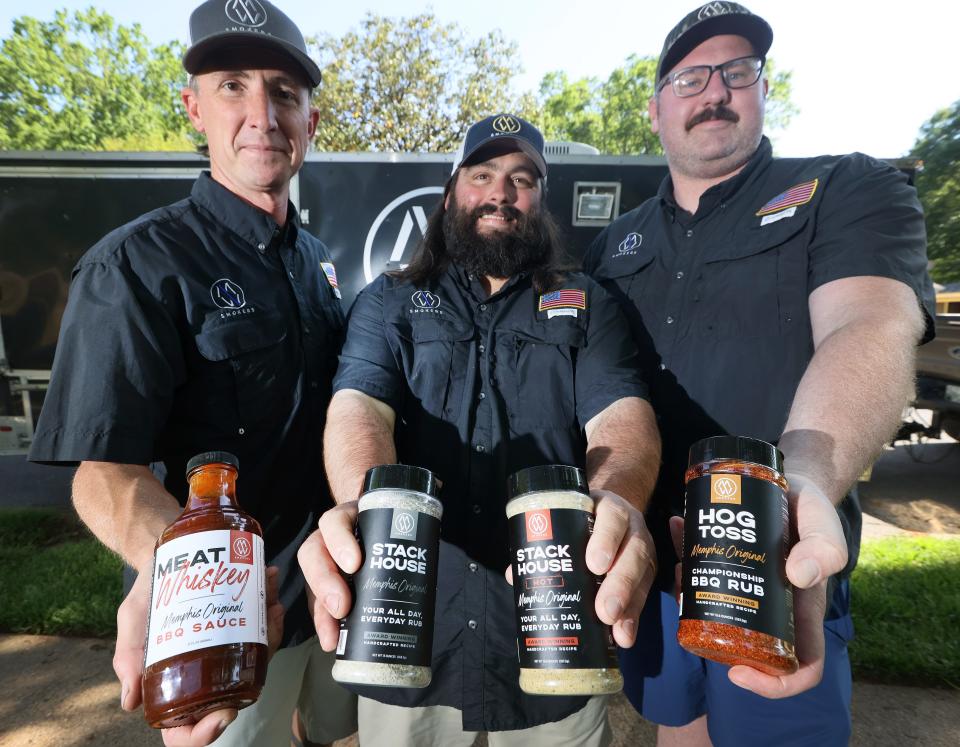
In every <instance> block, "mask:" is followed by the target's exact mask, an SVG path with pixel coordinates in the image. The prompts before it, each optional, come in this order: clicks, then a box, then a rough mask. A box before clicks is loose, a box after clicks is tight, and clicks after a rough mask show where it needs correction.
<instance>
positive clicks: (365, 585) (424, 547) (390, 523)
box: [333, 464, 443, 687]
mask: <svg viewBox="0 0 960 747" xmlns="http://www.w3.org/2000/svg"><path fill="white" fill-rule="evenodd" d="M436 493H437V483H436V479H435V478H434V476H433V473H431V472H430V471H429V470H425V469H421V468H420V467H411V466H408V465H405V464H386V465H381V466H379V467H373V468H371V469H369V470H368V471H367V474H366V477H365V478H364V481H363V493H362V494H361V496H360V503H359V514H358V516H357V525H356V534H357V540H358V541H359V543H360V547H361V549H362V551H363V564H362V565H361V567H360V570H359V571H357V573H356V574H354V576H353V596H354V604H353V608H352V609H351V610H350V614H349V615H347V617H346V618H344V619H343V620H341V621H340V638H339V641H338V643H337V660H336V662H335V663H334V665H333V678H334V679H335V680H337V681H338V682H352V683H356V684H361V685H381V686H384V687H426V686H427V685H429V684H430V678H431V671H430V655H431V653H432V648H433V612H434V603H435V601H436V594H437V559H438V553H439V545H440V516H441V515H442V513H443V506H442V505H441V503H440V501H438V500H437V498H436V497H435V496H436Z"/></svg>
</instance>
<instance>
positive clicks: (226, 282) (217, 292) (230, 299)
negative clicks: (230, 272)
mask: <svg viewBox="0 0 960 747" xmlns="http://www.w3.org/2000/svg"><path fill="white" fill-rule="evenodd" d="M210 297H211V298H212V299H213V302H214V303H215V304H216V305H217V306H219V307H220V308H221V309H242V308H243V307H244V306H246V305H247V299H246V296H245V295H244V293H243V288H241V287H240V286H239V285H237V284H236V283H235V282H233V281H232V280H230V279H229V278H220V279H219V280H218V281H217V282H215V283H214V284H213V285H211V286H210Z"/></svg>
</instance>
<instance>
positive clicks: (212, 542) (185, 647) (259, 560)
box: [144, 529, 267, 667]
mask: <svg viewBox="0 0 960 747" xmlns="http://www.w3.org/2000/svg"><path fill="white" fill-rule="evenodd" d="M266 603H267V599H266V586H265V570H264V558H263V538H262V537H260V536H259V535H256V534H253V533H251V532H241V531H238V530H234V529H216V530H213V531H208V532H195V533H193V534H188V535H184V536H183V537H178V538H177V539H174V540H170V541H169V542H166V543H164V544H162V545H160V547H158V548H157V551H156V553H155V554H154V559H153V585H152V589H151V593H150V618H149V620H150V621H149V624H148V626H147V642H146V653H145V656H144V666H145V667H148V666H150V665H151V664H154V663H156V662H158V661H161V660H163V659H167V658H169V657H171V656H177V655H179V654H182V653H184V652H186V651H196V650H198V649H202V648H208V647H209V646H222V645H223V644H226V643H262V644H264V645H266V643H267V604H266Z"/></svg>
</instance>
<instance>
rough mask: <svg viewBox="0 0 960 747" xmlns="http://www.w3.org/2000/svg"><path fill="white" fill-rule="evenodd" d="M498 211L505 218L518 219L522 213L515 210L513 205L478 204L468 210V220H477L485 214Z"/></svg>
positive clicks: (492, 213)
mask: <svg viewBox="0 0 960 747" xmlns="http://www.w3.org/2000/svg"><path fill="white" fill-rule="evenodd" d="M497 213H499V214H500V215H502V216H503V217H504V218H506V219H507V220H520V219H521V218H522V217H523V213H521V212H520V211H519V210H517V209H516V208H515V207H513V205H500V206H499V207H498V206H497V205H490V204H486V205H478V206H477V207H475V208H474V209H473V210H471V211H470V220H471V221H477V220H479V219H480V218H482V217H483V216H485V215H494V214H497Z"/></svg>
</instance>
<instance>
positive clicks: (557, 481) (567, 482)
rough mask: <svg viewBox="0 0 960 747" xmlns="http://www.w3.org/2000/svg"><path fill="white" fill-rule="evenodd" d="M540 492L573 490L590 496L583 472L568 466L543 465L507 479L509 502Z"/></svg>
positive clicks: (516, 473)
mask: <svg viewBox="0 0 960 747" xmlns="http://www.w3.org/2000/svg"><path fill="white" fill-rule="evenodd" d="M538 490H572V491H574V492H576V493H583V494H584V495H590V489H589V488H588V487H587V478H586V476H585V475H584V474H583V470H582V469H580V468H578V467H569V466H567V465H566V464H541V465H539V466H537V467H527V468H526V469H521V470H518V471H517V472H514V473H513V474H512V475H510V477H508V478H507V500H511V499H513V498H516V497H517V496H518V495H525V494H527V493H533V492H536V491H538Z"/></svg>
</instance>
